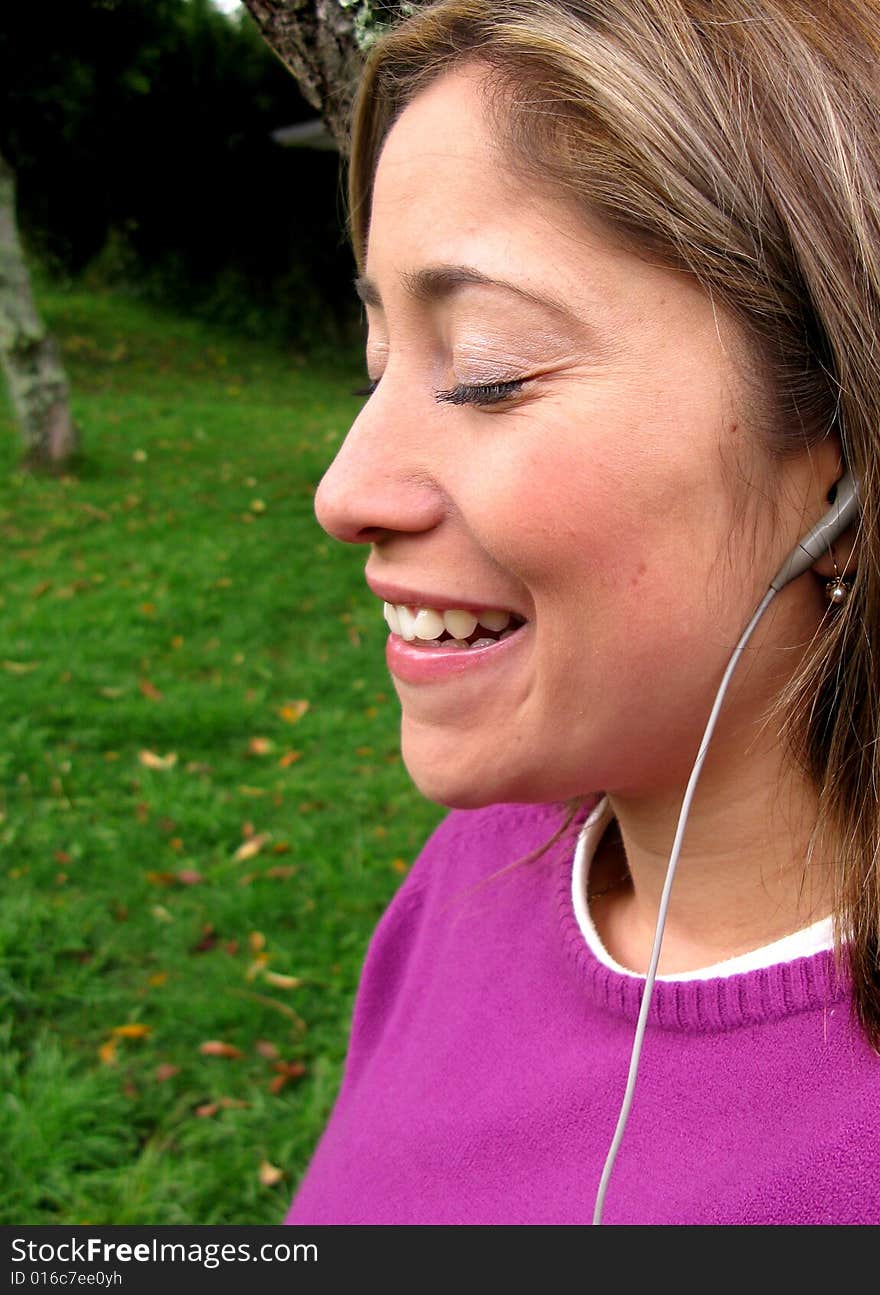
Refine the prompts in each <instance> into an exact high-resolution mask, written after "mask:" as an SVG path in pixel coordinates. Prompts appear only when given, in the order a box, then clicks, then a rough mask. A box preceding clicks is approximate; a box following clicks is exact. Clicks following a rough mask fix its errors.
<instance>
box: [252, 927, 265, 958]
mask: <svg viewBox="0 0 880 1295" xmlns="http://www.w3.org/2000/svg"><path fill="white" fill-rule="evenodd" d="M248 944H249V945H250V949H251V953H259V952H260V951H261V950H262V949H265V947H266V937H265V935H264V934H263V932H262V931H251V933H250V935H249V936H248Z"/></svg>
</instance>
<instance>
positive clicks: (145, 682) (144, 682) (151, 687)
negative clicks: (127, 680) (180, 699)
mask: <svg viewBox="0 0 880 1295" xmlns="http://www.w3.org/2000/svg"><path fill="white" fill-rule="evenodd" d="M138 687H139V688H140V690H141V692H142V693H143V695H144V696H145V697H146V699H147V701H161V700H162V693H161V692H160V691H159V689H158V688H157V687H156V685H155V684H154V683H151V682H150V680H149V679H140V680H139V681H138Z"/></svg>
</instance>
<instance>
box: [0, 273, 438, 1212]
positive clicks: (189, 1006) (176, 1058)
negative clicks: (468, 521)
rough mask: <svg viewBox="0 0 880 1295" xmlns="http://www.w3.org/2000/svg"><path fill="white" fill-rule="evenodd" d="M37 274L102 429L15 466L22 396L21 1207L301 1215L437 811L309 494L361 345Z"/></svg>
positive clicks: (16, 1196)
mask: <svg viewBox="0 0 880 1295" xmlns="http://www.w3.org/2000/svg"><path fill="white" fill-rule="evenodd" d="M40 304H41V308H42V310H43V311H44V314H45V316H46V318H47V321H48V323H49V324H50V327H51V328H52V329H53V331H54V332H55V334H56V336H57V338H58V339H59V341H60V342H61V344H62V347H63V351H64V355H65V358H66V362H67V365H68V370H69V374H70V377H71V380H72V383H73V387H74V393H75V394H74V410H75V415H76V418H77V421H78V422H79V424H80V426H81V428H82V431H83V440H84V448H85V458H84V461H83V463H82V464H81V466H80V467H79V468H78V470H77V472H76V473H75V474H73V475H70V476H67V477H64V478H60V479H49V480H41V479H36V478H33V477H31V476H27V475H22V474H20V473H18V471H17V469H16V464H17V461H18V457H19V453H20V447H19V445H18V443H17V441H16V439H15V434H14V431H13V426H12V422H11V419H10V417H9V414H8V410H7V408H6V406H5V405H2V407H0V432H2V436H0V446H2V450H0V453H2V463H0V536H2V553H3V557H2V563H3V580H2V583H0V702H2V712H3V717H4V723H3V728H2V734H0V884H2V888H3V892H4V894H3V899H2V905H0V1066H2V1070H3V1075H2V1105H0V1145H2V1147H3V1155H2V1163H0V1223H4V1224H13V1223H14V1224H19V1225H27V1224H57V1223H66V1224H86V1223H91V1224H105V1225H106V1224H138V1223H142V1224H150V1225H156V1224H199V1225H202V1224H266V1223H277V1222H280V1220H281V1218H282V1216H283V1213H284V1210H285V1208H286V1206H287V1204H288V1201H289V1199H290V1196H291V1195H292V1192H293V1190H294V1188H295V1186H296V1183H297V1181H298V1179H299V1177H300V1175H301V1174H302V1172H303V1170H304V1169H305V1166H306V1164H307V1162H308V1158H309V1155H310V1153H311V1150H312V1148H313V1146H314V1143H315V1141H316V1139H317V1137H318V1135H319V1133H320V1131H321V1129H322V1127H323V1124H324V1121H325V1119H326V1117H327V1114H328V1112H329V1109H330V1105H331V1103H332V1101H333V1098H334V1096H335V1092H336V1089H337V1086H338V1083H339V1078H340V1074H341V1063H342V1060H343V1057H344V1053H345V1046H346V1039H347V1031H348V1023H349V1015H350V1010H351V1004H352V999H353V994H354V989H355V986H356V983H357V977H358V973H359V970H360V965H361V961H362V958H363V954H364V950H365V947H366V942H367V940H368V938H369V934H370V932H371V930H372V928H373V926H374V925H375V922H376V919H377V917H378V915H379V914H380V912H381V911H382V909H383V908H384V906H385V904H386V903H387V901H388V899H389V898H390V896H391V894H392V893H393V892H394V890H395V889H396V887H397V886H398V885H399V884H400V881H401V879H402V875H403V874H404V873H405V871H406V869H407V867H408V865H409V863H410V861H411V860H412V858H413V857H414V855H415V854H416V852H417V851H418V849H419V847H420V845H421V843H422V841H423V840H424V838H425V836H426V834H427V833H428V831H430V829H431V828H432V827H433V825H434V824H435V823H436V822H437V821H438V820H439V819H440V817H441V815H442V812H443V811H442V810H440V809H439V808H438V807H437V806H436V805H431V804H429V803H427V802H425V801H424V800H422V798H421V797H420V796H419V795H418V793H417V792H416V791H415V790H414V789H413V788H412V786H411V784H410V783H409V780H408V778H407V775H406V771H405V769H404V768H403V765H402V763H401V761H400V757H399V753H398V710H397V702H396V698H395V695H394V691H393V688H392V686H391V682H390V680H389V678H388V675H387V672H386V670H385V665H384V660H383V651H382V645H383V642H384V638H385V628H384V624H383V621H382V616H381V609H380V607H379V605H378V604H377V603H376V600H375V599H374V598H373V597H372V595H371V594H370V593H369V591H368V590H367V589H366V586H365V584H364V581H363V566H364V561H365V557H366V553H365V551H363V550H361V549H355V548H348V547H347V546H343V545H340V544H336V543H334V542H333V541H331V540H329V539H328V538H327V537H326V536H325V535H324V534H323V532H321V530H320V529H319V528H318V526H317V523H316V522H315V520H314V517H313V514H312V496H313V492H314V488H315V485H316V484H317V482H318V480H319V478H320V475H321V472H322V471H323V469H324V467H325V466H326V464H327V463H328V462H329V460H330V458H331V457H332V454H333V451H334V447H335V446H336V445H337V444H338V443H339V441H340V439H341V437H342V435H343V434H344V432H345V429H346V427H347V426H348V424H349V422H350V421H351V419H352V417H353V415H354V413H355V412H356V410H357V408H358V407H359V403H360V402H359V400H358V399H357V398H356V397H354V396H353V395H352V394H351V392H352V389H353V388H355V387H357V386H359V385H362V384H363V382H364V375H363V365H362V362H361V359H360V357H359V356H357V355H352V356H350V357H346V356H343V357H341V359H340V361H339V363H338V365H336V366H334V367H330V366H329V365H328V364H322V365H317V366H316V365H314V364H312V363H310V362H306V361H305V360H304V359H303V357H297V356H295V355H293V356H292V355H288V354H283V353H281V352H279V351H273V350H271V349H267V348H261V347H260V346H259V345H257V344H255V343H253V342H242V341H239V340H237V339H235V338H233V337H230V336H226V335H223V334H219V333H217V332H215V331H212V330H210V329H208V328H206V327H205V326H204V325H200V324H197V323H194V322H191V321H187V320H182V319H179V318H177V317H175V316H169V315H166V314H162V313H161V312H159V311H156V310H155V309H152V308H149V307H147V306H144V305H142V304H140V303H138V302H136V301H132V300H127V299H124V298H121V297H114V296H110V295H106V296H101V295H90V294H84V293H75V292H73V293H60V292H59V293H53V292H48V291H45V292H43V293H42V294H41V302H40Z"/></svg>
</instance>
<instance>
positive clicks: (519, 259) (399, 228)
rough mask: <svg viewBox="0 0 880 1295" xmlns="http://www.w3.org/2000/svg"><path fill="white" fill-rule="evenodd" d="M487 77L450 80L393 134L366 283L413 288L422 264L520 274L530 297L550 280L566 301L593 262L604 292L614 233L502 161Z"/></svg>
mask: <svg viewBox="0 0 880 1295" xmlns="http://www.w3.org/2000/svg"><path fill="white" fill-rule="evenodd" d="M485 75H486V74H485V72H481V71H477V70H475V69H473V68H469V69H462V70H456V71H453V72H448V73H445V74H443V75H442V76H440V77H438V78H437V79H436V80H435V81H434V82H432V83H431V84H430V85H429V86H428V87H427V88H426V89H424V90H422V91H421V92H420V93H419V94H418V95H416V97H415V98H414V99H413V100H412V102H411V103H410V104H409V105H408V106H407V107H406V108H405V109H404V110H403V112H402V113H401V115H400V116H399V117H398V119H397V121H396V122H395V123H394V125H393V126H392V128H391V130H390V131H389V133H388V136H387V137H386V140H385V143H384V146H383V148H382V151H381V153H380V156H379V161H378V165H377V169H376V176H375V182H374V186H373V194H372V204H371V218H370V227H369V233H368V240H367V253H366V262H365V266H364V271H365V276H364V277H365V278H366V280H368V281H369V284H370V285H371V286H372V285H377V286H378V288H379V289H380V291H381V292H382V293H385V291H386V287H387V285H388V280H392V281H397V280H401V281H402V283H403V285H404V286H408V287H410V288H411V286H412V284H413V282H414V281H416V280H417V278H418V276H419V274H420V272H421V271H422V270H423V269H424V267H431V266H437V265H459V266H460V265H466V266H471V267H475V268H476V270H477V271H478V272H481V273H482V274H484V275H486V276H488V277H491V278H494V279H503V280H508V281H509V280H510V279H511V278H513V277H516V278H517V281H518V282H519V283H520V286H521V287H522V288H523V289H524V291H526V292H527V291H528V289H529V287H530V286H532V287H534V288H535V290H536V291H537V292H539V294H540V295H542V296H545V297H546V296H547V295H548V288H549V286H550V283H551V282H552V283H553V284H555V285H556V291H555V292H554V293H553V294H552V295H553V296H554V297H556V298H559V297H562V298H563V299H566V300H567V299H568V298H569V296H570V293H571V291H572V290H573V289H574V288H575V287H576V285H577V284H578V283H581V284H582V283H583V282H584V273H583V270H584V267H583V258H584V257H588V258H589V259H590V260H591V262H592V268H591V273H590V275H589V279H590V283H591V288H592V290H593V292H596V291H600V290H601V287H602V282H603V278H604V277H605V276H604V275H603V267H602V265H601V260H602V258H603V257H608V255H609V254H610V253H612V252H613V249H612V247H611V245H610V243H609V239H608V235H607V232H605V231H602V230H601V229H600V227H599V224H598V222H591V221H590V220H589V218H588V217H587V215H586V213H585V212H583V211H580V210H575V207H574V204H573V203H565V202H563V201H562V200H561V198H559V197H556V196H554V195H552V194H550V193H549V192H546V193H542V192H540V191H539V190H538V189H537V187H536V185H535V184H534V183H532V182H529V181H528V180H527V179H526V178H525V176H524V175H523V174H522V173H521V172H520V171H519V170H518V169H517V168H516V166H514V165H513V164H512V163H511V161H510V160H509V159H508V158H507V157H506V156H505V154H504V153H503V151H502V149H501V147H500V144H499V142H498V139H497V132H496V131H495V129H494V127H493V124H492V120H491V118H490V117H489V115H488V114H487V111H486V108H485V103H484V88H483V78H484V77H485ZM548 276H549V277H548ZM422 277H424V276H422ZM567 280H570V282H567ZM361 282H362V283H363V280H362V281H361ZM539 285H540V286H539ZM609 290H610V283H609ZM370 295H371V296H373V297H374V298H375V295H376V294H375V293H371V294H370Z"/></svg>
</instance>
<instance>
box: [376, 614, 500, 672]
mask: <svg viewBox="0 0 880 1295" xmlns="http://www.w3.org/2000/svg"><path fill="white" fill-rule="evenodd" d="M524 638H525V626H523V628H522V629H518V630H517V631H516V633H515V634H509V635H508V637H507V638H506V639H499V640H498V642H497V643H493V644H492V646H491V647H482V648H446V649H444V648H442V647H439V648H423V647H413V645H412V643H408V642H407V641H406V639H405V638H401V637H400V635H399V634H389V635H388V642H387V643H386V645H385V661H386V663H387V665H388V669H389V670H390V671H391V673H392V674H393V675H394V677H395V679H399V680H400V681H401V682H402V683H439V682H441V681H442V680H444V679H461V678H462V677H463V676H464V675H470V674H474V673H475V672H476V671H479V670H488V669H491V668H492V667H493V666H496V665H502V664H503V663H504V662H505V661H506V660H507V659H508V657H509V656H510V654H511V652H516V645H517V644H518V643H520V641H521V640H522V639H524Z"/></svg>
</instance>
